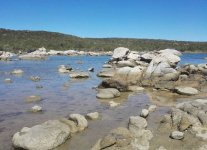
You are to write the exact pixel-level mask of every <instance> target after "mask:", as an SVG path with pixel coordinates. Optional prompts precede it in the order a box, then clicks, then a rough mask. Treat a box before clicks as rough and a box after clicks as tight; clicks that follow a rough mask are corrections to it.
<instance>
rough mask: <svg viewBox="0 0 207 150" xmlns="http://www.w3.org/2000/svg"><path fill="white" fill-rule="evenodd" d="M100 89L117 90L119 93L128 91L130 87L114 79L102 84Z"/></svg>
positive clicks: (104, 81)
mask: <svg viewBox="0 0 207 150" xmlns="http://www.w3.org/2000/svg"><path fill="white" fill-rule="evenodd" d="M98 87H99V88H116V89H118V90H119V91H127V89H128V87H127V85H126V84H125V83H123V82H121V81H117V80H114V79H106V80H103V81H102V82H101V84H100V85H99V86H98Z"/></svg>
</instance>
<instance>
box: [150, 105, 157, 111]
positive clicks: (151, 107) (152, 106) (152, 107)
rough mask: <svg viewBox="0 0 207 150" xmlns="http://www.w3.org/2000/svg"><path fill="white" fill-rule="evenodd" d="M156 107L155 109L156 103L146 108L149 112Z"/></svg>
mask: <svg viewBox="0 0 207 150" xmlns="http://www.w3.org/2000/svg"><path fill="white" fill-rule="evenodd" d="M156 109H157V106H156V105H150V106H149V108H148V110H149V112H154V111H155V110H156Z"/></svg>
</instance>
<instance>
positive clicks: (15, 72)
mask: <svg viewBox="0 0 207 150" xmlns="http://www.w3.org/2000/svg"><path fill="white" fill-rule="evenodd" d="M11 73H12V74H15V75H22V74H23V73H24V71H23V70H21V69H14V70H13V71H12V72H11Z"/></svg>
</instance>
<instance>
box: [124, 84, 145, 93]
mask: <svg viewBox="0 0 207 150" xmlns="http://www.w3.org/2000/svg"><path fill="white" fill-rule="evenodd" d="M128 90H129V91H132V92H141V91H144V88H143V87H140V86H134V85H133V86H128Z"/></svg>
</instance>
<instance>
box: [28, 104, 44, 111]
mask: <svg viewBox="0 0 207 150" xmlns="http://www.w3.org/2000/svg"><path fill="white" fill-rule="evenodd" d="M31 111H32V112H39V111H42V107H40V106H38V105H35V106H33V107H32V110H31Z"/></svg>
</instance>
